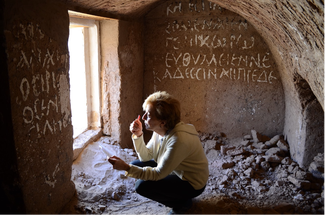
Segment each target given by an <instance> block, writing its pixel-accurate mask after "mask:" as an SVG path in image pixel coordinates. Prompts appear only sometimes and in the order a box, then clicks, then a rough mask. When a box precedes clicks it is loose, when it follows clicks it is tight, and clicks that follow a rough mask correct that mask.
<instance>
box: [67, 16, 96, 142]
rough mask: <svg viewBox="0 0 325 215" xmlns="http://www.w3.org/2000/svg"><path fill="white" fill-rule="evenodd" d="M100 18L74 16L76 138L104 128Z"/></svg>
mask: <svg viewBox="0 0 325 215" xmlns="http://www.w3.org/2000/svg"><path fill="white" fill-rule="evenodd" d="M98 26H99V25H98V21H96V20H91V19H84V18H75V17H70V32H69V33H70V34H69V41H68V47H69V53H70V70H69V75H70V102H71V112H72V119H71V120H72V126H73V138H76V137H78V136H79V135H80V134H82V133H83V132H84V131H86V130H88V129H97V128H99V127H100V120H99V119H100V115H99V113H100V112H99V111H100V100H99V88H100V87H99V86H100V85H99V48H98V43H99V40H98Z"/></svg>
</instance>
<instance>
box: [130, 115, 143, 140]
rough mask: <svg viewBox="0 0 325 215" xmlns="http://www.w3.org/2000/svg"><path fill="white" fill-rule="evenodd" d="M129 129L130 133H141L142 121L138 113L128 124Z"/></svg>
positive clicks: (137, 134)
mask: <svg viewBox="0 0 325 215" xmlns="http://www.w3.org/2000/svg"><path fill="white" fill-rule="evenodd" d="M130 131H131V132H132V134H134V135H136V136H137V137H140V136H141V135H142V133H143V132H142V123H141V121H140V115H139V116H138V118H137V119H135V120H134V121H133V122H132V123H131V124H130Z"/></svg>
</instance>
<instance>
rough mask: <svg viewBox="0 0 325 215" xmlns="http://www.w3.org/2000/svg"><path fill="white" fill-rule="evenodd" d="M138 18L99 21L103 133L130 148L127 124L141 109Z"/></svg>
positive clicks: (140, 56) (139, 31)
mask: <svg viewBox="0 0 325 215" xmlns="http://www.w3.org/2000/svg"><path fill="white" fill-rule="evenodd" d="M142 29H143V24H142V22H139V21H135V22H127V21H117V20H105V21H101V55H102V75H103V76H102V89H103V97H102V104H103V107H102V122H103V133H104V134H106V135H109V136H111V137H113V138H114V139H115V140H116V141H117V142H119V143H120V144H121V146H122V147H123V148H126V147H128V148H132V142H131V140H130V134H129V124H130V123H131V122H132V121H133V120H134V119H135V118H136V117H137V115H138V114H141V113H142V108H141V106H142V102H143V98H142V92H143V74H142V72H143V45H142V41H143V39H142Z"/></svg>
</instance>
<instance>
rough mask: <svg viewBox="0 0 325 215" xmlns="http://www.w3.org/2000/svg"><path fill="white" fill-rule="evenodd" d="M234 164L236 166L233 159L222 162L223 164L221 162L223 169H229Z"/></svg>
mask: <svg viewBox="0 0 325 215" xmlns="http://www.w3.org/2000/svg"><path fill="white" fill-rule="evenodd" d="M233 166H235V162H233V161H231V162H228V161H224V162H222V164H221V167H222V168H223V169H228V168H231V167H233Z"/></svg>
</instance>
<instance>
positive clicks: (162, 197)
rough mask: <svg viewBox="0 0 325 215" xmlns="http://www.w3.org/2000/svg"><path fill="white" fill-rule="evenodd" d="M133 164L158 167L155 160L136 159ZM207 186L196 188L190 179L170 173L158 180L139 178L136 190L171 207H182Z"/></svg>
mask: <svg viewBox="0 0 325 215" xmlns="http://www.w3.org/2000/svg"><path fill="white" fill-rule="evenodd" d="M131 164H133V165H136V166H139V167H145V166H150V167H156V166H157V163H156V162H155V161H153V160H151V161H147V162H141V161H139V160H135V161H133V162H131ZM204 189H205V187H203V188H202V189H200V190H195V189H194V188H193V187H192V185H191V184H190V183H189V182H188V181H184V180H182V179H180V178H179V177H178V176H177V175H168V176H167V177H166V178H163V179H161V180H158V181H144V180H141V179H139V180H137V182H136V183H135V190H136V192H137V193H138V194H140V195H141V196H144V197H146V198H149V199H152V200H154V201H157V202H159V203H162V204H164V205H166V206H168V207H171V208H181V207H183V206H184V205H186V204H188V203H189V202H190V201H191V199H192V198H194V197H196V196H198V195H200V194H201V193H202V192H203V191H204Z"/></svg>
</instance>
